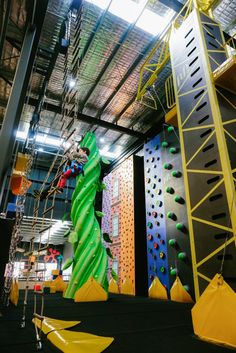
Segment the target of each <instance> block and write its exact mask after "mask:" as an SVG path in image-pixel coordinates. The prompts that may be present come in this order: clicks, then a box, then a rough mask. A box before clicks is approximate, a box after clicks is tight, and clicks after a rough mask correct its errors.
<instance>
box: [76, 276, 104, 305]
mask: <svg viewBox="0 0 236 353" xmlns="http://www.w3.org/2000/svg"><path fill="white" fill-rule="evenodd" d="M107 298H108V295H107V292H106V291H105V290H104V289H103V288H102V287H101V286H100V284H99V283H98V282H96V281H95V279H94V278H93V277H91V278H90V279H89V280H88V281H87V282H86V283H84V284H83V285H82V287H81V288H80V289H78V290H77V291H76V292H75V298H74V300H75V302H100V301H106V300H107Z"/></svg>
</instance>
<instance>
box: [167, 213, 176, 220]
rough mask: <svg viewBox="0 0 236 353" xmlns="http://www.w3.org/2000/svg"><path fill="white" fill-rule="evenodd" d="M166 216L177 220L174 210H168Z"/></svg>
mask: <svg viewBox="0 0 236 353" xmlns="http://www.w3.org/2000/svg"><path fill="white" fill-rule="evenodd" d="M167 217H168V218H169V219H172V220H173V221H176V220H177V216H176V214H175V213H174V212H168V213H167Z"/></svg>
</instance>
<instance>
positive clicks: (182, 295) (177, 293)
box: [170, 276, 193, 303]
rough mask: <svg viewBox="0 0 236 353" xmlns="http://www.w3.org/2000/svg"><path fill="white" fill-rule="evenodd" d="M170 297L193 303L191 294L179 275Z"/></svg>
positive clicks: (174, 299) (177, 300)
mask: <svg viewBox="0 0 236 353" xmlns="http://www.w3.org/2000/svg"><path fill="white" fill-rule="evenodd" d="M170 298H171V300H173V301H175V302H181V303H193V300H192V298H191V296H190V294H189V293H188V292H187V291H186V289H185V288H184V286H183V285H182V283H181V281H180V279H179V277H178V276H177V277H176V280H175V281H174V283H173V286H172V287H171V290H170Z"/></svg>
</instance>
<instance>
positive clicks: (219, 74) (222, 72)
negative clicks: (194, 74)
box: [213, 55, 236, 93]
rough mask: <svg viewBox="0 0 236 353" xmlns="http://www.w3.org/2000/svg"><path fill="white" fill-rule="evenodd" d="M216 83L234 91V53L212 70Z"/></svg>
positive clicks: (235, 89) (235, 69)
mask: <svg viewBox="0 0 236 353" xmlns="http://www.w3.org/2000/svg"><path fill="white" fill-rule="evenodd" d="M213 80H214V81H215V84H216V85H219V86H221V87H224V88H226V89H228V90H229V91H232V92H235V93H236V55H233V56H231V57H230V58H229V59H228V60H226V61H225V62H224V63H223V64H222V65H221V66H220V67H219V68H218V69H216V70H215V71H214V72H213Z"/></svg>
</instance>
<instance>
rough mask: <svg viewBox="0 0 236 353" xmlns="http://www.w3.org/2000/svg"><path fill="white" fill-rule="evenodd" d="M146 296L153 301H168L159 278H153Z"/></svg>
mask: <svg viewBox="0 0 236 353" xmlns="http://www.w3.org/2000/svg"><path fill="white" fill-rule="evenodd" d="M148 296H149V297H150V298H154V299H168V296H167V291H166V288H165V287H164V286H163V284H162V283H161V282H160V280H159V278H157V277H155V278H154V280H153V281H152V284H151V285H150V287H149V290H148Z"/></svg>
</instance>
